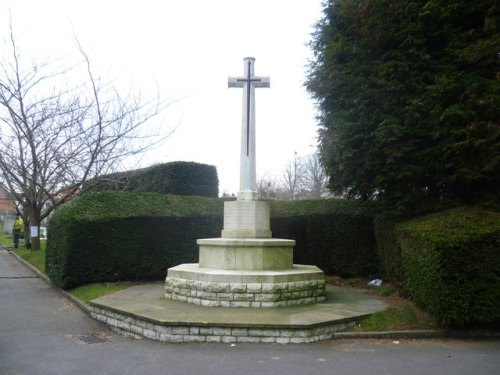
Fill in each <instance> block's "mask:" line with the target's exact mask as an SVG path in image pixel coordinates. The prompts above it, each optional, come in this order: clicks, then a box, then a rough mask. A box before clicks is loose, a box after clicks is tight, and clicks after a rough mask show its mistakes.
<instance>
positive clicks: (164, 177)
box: [94, 161, 219, 198]
mask: <svg viewBox="0 0 500 375" xmlns="http://www.w3.org/2000/svg"><path fill="white" fill-rule="evenodd" d="M105 181H107V182H103V183H100V184H99V185H98V186H97V187H96V188H94V191H105V190H126V191H144V192H151V193H162V194H175V195H197V196H201V197H213V198H216V197H218V195H219V178H218V176H217V169H216V168H215V167H214V166H213V165H207V164H199V163H194V162H185V161H176V162H171V163H164V164H158V165H154V166H152V167H149V168H144V169H136V170H132V171H127V172H123V173H117V174H114V175H110V176H107V178H106V179H105Z"/></svg>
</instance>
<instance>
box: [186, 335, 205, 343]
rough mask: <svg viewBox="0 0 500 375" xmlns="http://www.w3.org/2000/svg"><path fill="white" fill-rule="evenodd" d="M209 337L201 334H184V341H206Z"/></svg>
mask: <svg viewBox="0 0 500 375" xmlns="http://www.w3.org/2000/svg"><path fill="white" fill-rule="evenodd" d="M205 341H207V338H206V337H205V336H200V335H186V336H184V342H205Z"/></svg>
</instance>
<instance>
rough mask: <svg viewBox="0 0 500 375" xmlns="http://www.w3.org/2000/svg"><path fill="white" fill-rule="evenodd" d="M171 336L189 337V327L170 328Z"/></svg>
mask: <svg viewBox="0 0 500 375" xmlns="http://www.w3.org/2000/svg"><path fill="white" fill-rule="evenodd" d="M172 334H173V335H189V327H183V326H177V327H175V326H174V327H172Z"/></svg>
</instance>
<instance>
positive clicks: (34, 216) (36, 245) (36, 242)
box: [25, 205, 40, 250]
mask: <svg viewBox="0 0 500 375" xmlns="http://www.w3.org/2000/svg"><path fill="white" fill-rule="evenodd" d="M28 209H29V224H30V228H29V229H30V232H29V238H30V239H31V250H40V217H39V215H38V213H37V210H36V208H35V207H31V205H30V207H29V208H28ZM31 228H36V230H34V231H33V232H35V233H34V234H36V236H31V234H32V230H31ZM25 237H26V235H25Z"/></svg>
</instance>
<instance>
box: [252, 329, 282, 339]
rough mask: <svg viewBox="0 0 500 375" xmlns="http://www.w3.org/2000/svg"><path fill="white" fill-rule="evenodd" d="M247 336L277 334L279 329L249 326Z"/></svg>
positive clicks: (270, 335)
mask: <svg viewBox="0 0 500 375" xmlns="http://www.w3.org/2000/svg"><path fill="white" fill-rule="evenodd" d="M248 335H249V336H266V337H272V336H279V330H276V329H265V328H249V329H248Z"/></svg>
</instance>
